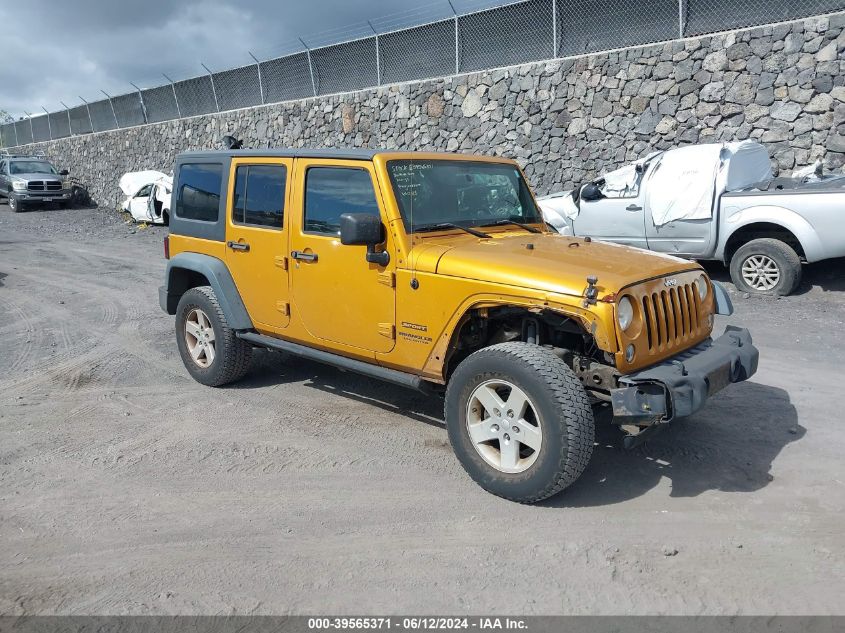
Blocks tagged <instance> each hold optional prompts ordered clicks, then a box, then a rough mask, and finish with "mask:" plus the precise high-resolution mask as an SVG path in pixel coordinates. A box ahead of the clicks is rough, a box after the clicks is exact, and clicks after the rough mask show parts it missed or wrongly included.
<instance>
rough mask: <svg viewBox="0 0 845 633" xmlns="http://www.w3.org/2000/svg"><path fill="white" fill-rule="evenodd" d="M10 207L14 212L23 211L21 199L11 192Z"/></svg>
mask: <svg viewBox="0 0 845 633" xmlns="http://www.w3.org/2000/svg"><path fill="white" fill-rule="evenodd" d="M9 208H10V209H11V210H12V211H13V212H14V213H20V212H21V203H20V201H19V200H18V199H17V198H16V197H15V196H14V195H13V194H11V193H10V194H9Z"/></svg>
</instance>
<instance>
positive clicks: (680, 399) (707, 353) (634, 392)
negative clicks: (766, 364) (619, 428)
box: [610, 325, 760, 424]
mask: <svg viewBox="0 0 845 633" xmlns="http://www.w3.org/2000/svg"><path fill="white" fill-rule="evenodd" d="M759 357H760V353H759V352H758V351H757V348H756V347H754V345H753V344H752V342H751V334H750V333H749V332H748V330H746V329H745V328H739V327H735V326H732V325H729V326H728V327H727V328H725V333H724V334H723V335H722V336H720V337H719V338H717V339H716V340H713V339H707V340H706V341H702V342H701V343H699V344H698V345H696V346H695V347H693V348H691V349H688V350H686V351H684V352H682V353H680V354H678V355H677V356H674V357H672V358H669V359H667V360H665V361H663V362H662V363H660V364H659V365H655V366H654V367H650V368H648V369H644V370H643V371H639V372H637V373H634V374H628V375H625V376H621V377H620V378H619V385H620V386H619V388H618V389H612V390H611V392H610V395H611V401H612V404H613V415H614V417H615V418H618V422H619V423H621V424H654V423H659V422H668V421H670V420H672V419H674V418H683V417H686V416H688V415H692V414H693V413H695V412H696V411H698V410H699V409H701V408H702V407H703V406H704V403H705V402H706V401H707V398H708V397H709V396H712V395H713V394H715V393H716V392H718V391H720V390H721V389H723V388H724V387H726V386H727V385H729V384H731V383H735V382H742V381H743V380H746V379H748V378H749V377H751V376H752V375H753V374H754V373H755V372H756V371H757V361H758V359H759Z"/></svg>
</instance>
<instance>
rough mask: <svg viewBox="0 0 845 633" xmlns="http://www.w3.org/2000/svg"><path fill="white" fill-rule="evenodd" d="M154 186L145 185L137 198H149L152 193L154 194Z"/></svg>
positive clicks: (136, 195) (137, 194)
mask: <svg viewBox="0 0 845 633" xmlns="http://www.w3.org/2000/svg"><path fill="white" fill-rule="evenodd" d="M152 190H153V186H152V185H144V186H143V187H141V190H140V191H139V192H138V193H136V194H135V197H136V198H149V197H150V193H152Z"/></svg>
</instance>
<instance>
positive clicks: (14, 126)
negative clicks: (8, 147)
mask: <svg viewBox="0 0 845 633" xmlns="http://www.w3.org/2000/svg"><path fill="white" fill-rule="evenodd" d="M12 127H13V128H14V129H15V147H19V146H20V144H21V143H20V141H19V140H18V124H17V123H14V124H13V125H12Z"/></svg>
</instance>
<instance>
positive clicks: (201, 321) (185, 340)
mask: <svg viewBox="0 0 845 633" xmlns="http://www.w3.org/2000/svg"><path fill="white" fill-rule="evenodd" d="M176 341H177V344H178V346H179V354H180V355H181V356H182V362H183V363H184V364H185V368H186V369H187V370H188V373H189V374H191V376H192V377H193V378H194V380H196V381H197V382H199V383H202V384H204V385H208V386H210V387H219V386H221V385H225V384H228V383H230V382H235V381H236V380H240V379H241V378H243V376H244V374H246V372H247V370H248V369H249V362H250V359H251V357H252V346H251V345H250V344H249V343H247V342H246V341H243V340H241V339H239V338H238V337H237V336H236V334H235V331H234V330H233V329H232V328H230V327H229V323H228V322H227V321H226V316H225V315H224V314H223V311H222V310H221V309H220V304H219V303H218V302H217V297H216V296H215V295H214V291H213V290H212V289H211V287H210V286H200V287H198V288H191V289H190V290H188V291H187V292H186V293H185V294H183V295H182V298H181V299H180V300H179V306H178V307H177V308H176Z"/></svg>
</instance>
